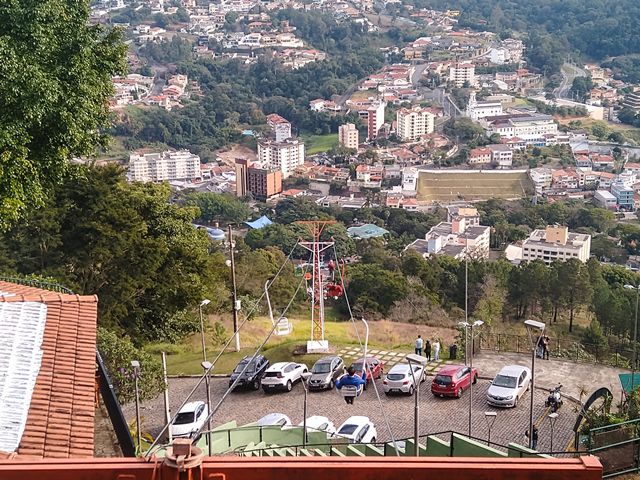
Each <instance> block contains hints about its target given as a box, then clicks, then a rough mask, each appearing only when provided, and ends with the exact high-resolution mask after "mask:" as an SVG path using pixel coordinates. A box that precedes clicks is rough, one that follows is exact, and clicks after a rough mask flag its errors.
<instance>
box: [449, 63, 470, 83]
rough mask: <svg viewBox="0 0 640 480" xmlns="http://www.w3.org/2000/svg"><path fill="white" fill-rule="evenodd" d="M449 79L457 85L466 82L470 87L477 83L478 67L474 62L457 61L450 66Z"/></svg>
mask: <svg viewBox="0 0 640 480" xmlns="http://www.w3.org/2000/svg"><path fill="white" fill-rule="evenodd" d="M449 81H450V82H451V83H453V84H454V85H455V86H456V87H462V86H464V84H465V83H466V84H467V85H469V86H470V87H473V86H475V84H476V67H475V65H474V64H473V63H456V64H453V65H451V66H450V67H449Z"/></svg>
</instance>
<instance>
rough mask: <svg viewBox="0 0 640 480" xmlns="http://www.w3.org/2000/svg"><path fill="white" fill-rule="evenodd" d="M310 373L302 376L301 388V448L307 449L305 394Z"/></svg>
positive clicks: (307, 390)
mask: <svg viewBox="0 0 640 480" xmlns="http://www.w3.org/2000/svg"><path fill="white" fill-rule="evenodd" d="M310 378H311V372H304V373H303V374H302V386H303V387H304V405H303V407H302V448H307V394H308V393H309V384H308V382H309V379H310Z"/></svg>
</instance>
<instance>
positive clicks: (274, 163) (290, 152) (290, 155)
mask: <svg viewBox="0 0 640 480" xmlns="http://www.w3.org/2000/svg"><path fill="white" fill-rule="evenodd" d="M258 160H259V162H260V163H261V164H262V165H264V166H266V167H270V168H275V169H278V170H280V171H281V172H282V178H288V177H289V176H290V175H291V174H292V173H293V172H294V170H295V169H296V167H297V166H299V165H302V164H303V163H304V143H303V142H302V141H301V140H298V139H297V138H287V139H286V140H284V141H282V142H278V141H274V140H262V141H260V142H258Z"/></svg>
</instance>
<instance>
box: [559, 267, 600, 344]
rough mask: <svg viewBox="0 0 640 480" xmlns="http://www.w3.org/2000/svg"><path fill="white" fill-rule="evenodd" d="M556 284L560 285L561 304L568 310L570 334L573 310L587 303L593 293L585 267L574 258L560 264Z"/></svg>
mask: <svg viewBox="0 0 640 480" xmlns="http://www.w3.org/2000/svg"><path fill="white" fill-rule="evenodd" d="M558 282H559V284H560V285H561V296H562V297H561V298H562V302H563V303H564V304H565V305H566V307H567V308H568V309H569V332H572V331H573V319H574V313H575V310H576V309H577V308H579V307H580V306H582V305H585V304H587V303H589V302H590V301H591V295H592V293H593V290H592V287H591V284H590V279H589V272H588V270H587V267H586V266H585V265H584V263H582V262H581V261H580V260H578V259H575V258H571V259H569V260H567V261H566V262H561V263H560V265H559V267H558Z"/></svg>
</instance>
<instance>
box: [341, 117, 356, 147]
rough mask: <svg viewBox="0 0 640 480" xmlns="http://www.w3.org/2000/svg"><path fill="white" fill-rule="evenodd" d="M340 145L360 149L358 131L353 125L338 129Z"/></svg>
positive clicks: (346, 124) (348, 124)
mask: <svg viewBox="0 0 640 480" xmlns="http://www.w3.org/2000/svg"><path fill="white" fill-rule="evenodd" d="M338 143H339V144H340V145H342V146H343V147H345V148H351V149H354V150H357V149H358V146H359V144H360V140H359V137H358V129H357V128H356V126H355V125H354V124H353V123H345V124H344V125H340V126H339V127H338Z"/></svg>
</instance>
